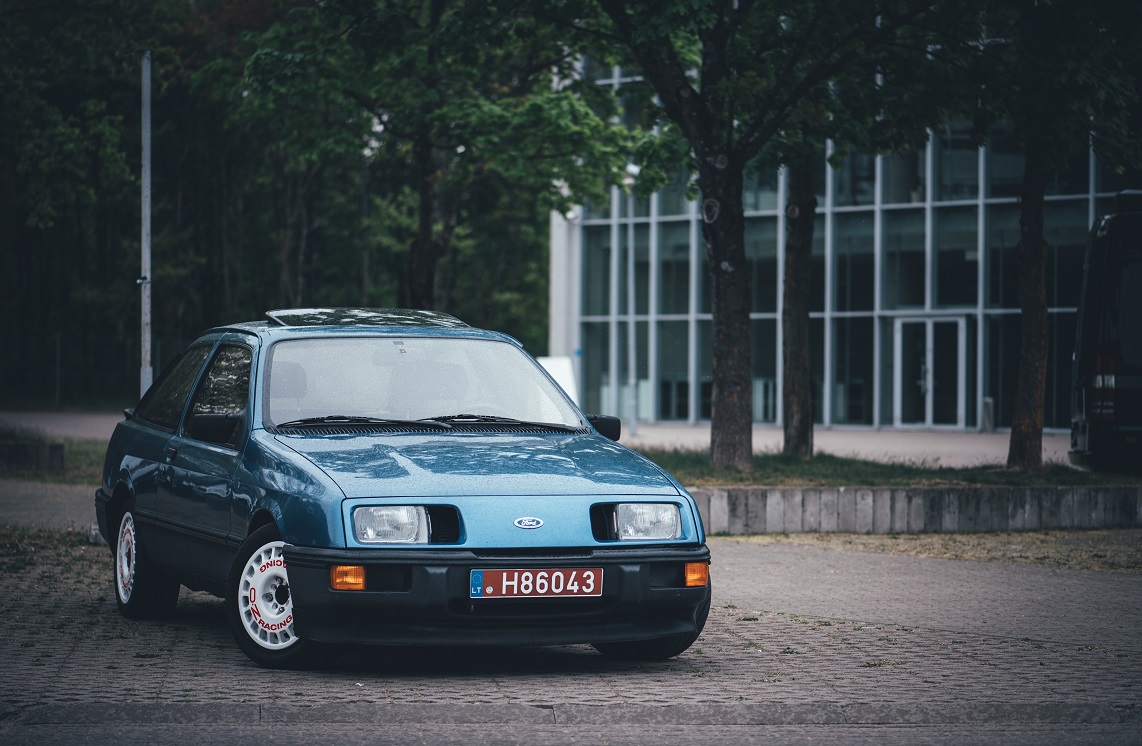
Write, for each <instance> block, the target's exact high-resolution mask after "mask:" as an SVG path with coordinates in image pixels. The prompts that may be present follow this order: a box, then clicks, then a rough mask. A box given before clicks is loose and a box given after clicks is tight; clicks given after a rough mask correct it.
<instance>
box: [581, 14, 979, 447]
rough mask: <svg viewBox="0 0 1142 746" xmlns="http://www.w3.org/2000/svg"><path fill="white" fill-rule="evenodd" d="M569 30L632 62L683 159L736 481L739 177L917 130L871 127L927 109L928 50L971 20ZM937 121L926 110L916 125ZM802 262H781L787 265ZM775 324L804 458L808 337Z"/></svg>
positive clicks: (746, 393)
mask: <svg viewBox="0 0 1142 746" xmlns="http://www.w3.org/2000/svg"><path fill="white" fill-rule="evenodd" d="M593 8H597V9H598V10H599V11H601V14H602V17H601V18H600V17H598V16H595V15H593V14H592V9H593ZM569 18H573V19H575V20H576V22H577V23H578V24H579V27H580V28H581V29H583V31H584V34H585V35H586V36H587V37H592V36H593V37H594V38H595V39H596V41H597V43H598V45H600V46H605V45H607V44H608V43H609V44H617V45H619V46H620V47H621V48H622V49H623V50H625V52H626V54H628V55H629V56H630V57H631V58H633V60H634V61H635V62H637V65H638V69H639V72H640V73H641V74H642V76H643V77H644V79H645V80H646V81H647V82H648V83H649V85H650V86H651V87H652V88H653V90H654V92H655V94H656V96H657V104H658V106H659V107H660V111H661V115H662V116H661V120H660V126H661V127H662V128H663V130H666V131H670V130H673V131H674V134H673V135H671V134H669V133H668V135H667V139H668V140H670V139H672V138H673V139H681V140H683V141H684V142H685V143H686V144H687V145H688V147H689V150H690V152H691V157H692V159H693V160H692V163H693V165H694V169H695V170H696V172H697V182H698V187H699V190H700V191H701V195H702V197H701V210H700V212H701V217H702V227H703V236H704V238H705V242H706V247H707V256H708V266H709V268H710V278H709V281H710V283H711V287H712V297H713V335H714V339H713V350H714V353H713V355H714V358H713V379H714V388H713V412H712V427H711V438H710V461H711V464H712V465H713V466H727V465H732V466H737V467H739V468H743V469H748V468H750V464H751V461H752V422H751V419H752V415H751V413H752V382H751V372H750V347H749V338H750V337H749V313H748V309H749V306H748V299H749V293H748V291H749V288H748V285H747V281H746V272H745V268H746V258H745V248H744V233H743V231H744V218H743V209H742V176H743V172H744V170H745V169H746V168H747V167H752V168H762V169H776V168H778V167H779V166H781V165H790V166H791V174H794V175H795V174H796V173H797V168H798V167H799V166H800V164H802V163H803V162H804V159H805V154H806V152H807V148H809V147H820V144H822V143H823V142H824V138H826V137H836V138H838V139H840V140H841V141H842V142H845V143H855V144H858V145H863V144H869V145H875V144H876V143H880V142H892V141H896V140H898V139H899V138H900V136H901V134H902V132H905V131H906V132H908V133H909V135H911V134H912V132H913V128H914V125H915V123H916V121H917V119H916V118H908V117H905V118H904V119H903V124H901V122H899V121H896V120H893V119H892V118H890V117H884V116H882V114H883V113H884V112H888V111H897V112H899V111H902V109H896V108H893V107H892V106H891V104H892V102H893V101H895V100H896V99H902V98H903V97H904V96H905V95H906V94H915V95H917V96H919V100H922V101H924V102H925V104H928V103H933V102H932V99H935V98H938V93H937V92H935V91H928V92H924V91H922V90H920V91H918V90H917V88H916V84H917V83H918V82H920V81H923V80H928V77H927V76H928V75H929V73H928V70H929V69H930V68H931V67H932V65H931V64H929V63H930V62H932V61H935V62H939V61H940V59H941V55H939V54H934V53H933V50H934V49H937V48H939V47H940V46H941V45H943V46H947V47H948V48H949V49H951V48H953V47H954V46H955V45H956V44H960V43H962V41H961V39H960V38H959V35H958V34H957V33H956V32H958V31H959V30H961V29H962V28H963V27H964V26H965V24H966V25H967V26H968V27H969V28H970V26H971V23H970V22H971V21H972V20H973V18H972V16H971V15H970V14H964V13H962V12H961V8H960V7H959V5H958V4H957V3H946V2H944V3H935V2H928V1H925V0H899V1H894V0H887V1H884V2H876V3H867V4H866V3H852V2H846V1H845V0H816V1H810V2H796V3H793V2H764V1H761V0H737V1H736V2H731V1H730V0H703V1H700V2H693V1H692V0H686V1H683V0H674V1H673V2H647V1H643V2H635V1H633V0H597V2H594V3H581V4H574V5H573V9H572V12H571V13H570V15H569ZM878 76H879V78H878ZM878 80H879V81H880V82H881V83H883V84H882V85H878V84H877V83H878ZM898 82H899V85H897V83H898ZM914 103H915V101H914ZM939 109H940V106H939V105H938V103H934V104H933V105H932V106H930V107H926V108H925V111H939ZM809 143H813V145H809ZM800 183H803V182H802V181H798V182H796V183H795V186H796V185H797V184H800ZM809 183H810V184H811V182H809ZM801 199H802V197H801V196H800V195H799V196H798V197H797V200H799V201H800V200H801ZM791 207H792V206H791ZM806 213H807V214H806ZM791 214H792V209H791ZM805 219H808V220H809V226H810V229H809V230H801V229H800V228H798V229H797V230H795V231H794V233H793V234H791V235H793V236H794V238H796V237H798V236H800V237H807V238H808V239H809V240H811V238H812V231H811V225H812V223H811V221H812V209H809V210H807V211H806V210H803V209H802V206H801V205H797V215H793V216H792V217H791V220H793V222H794V224H795V226H800V225H801V223H800V222H799V221H801V220H805ZM801 248H802V247H800V246H795V247H791V248H790V251H791V252H794V254H793V255H794V256H796V254H795V252H796V251H797V250H799V249H801ZM797 266H799V265H795V266H794V272H797V273H798V274H800V273H799V272H798V270H797ZM805 284H806V285H807V283H805ZM800 287H802V286H800V285H799V286H798V287H797V288H794V290H795V291H797V292H799V291H800ZM806 308H807V305H806ZM787 312H790V313H793V314H795V315H797V317H798V318H797V319H796V320H794V319H792V318H791V319H790V320H789V322H790V323H792V324H796V325H797V326H786V327H784V328H785V330H786V333H789V334H792V335H793V336H794V338H793V339H791V340H787V341H786V342H787V355H788V356H789V357H790V359H791V361H793V362H797V361H801V362H800V363H799V364H798V365H797V368H796V369H794V368H789V367H787V368H786V379H785V380H786V385H787V386H793V387H798V386H800V387H802V388H801V389H800V390H799V391H796V392H794V393H795V396H794V397H793V398H792V399H791V398H790V392H788V391H787V392H786V397H785V400H786V402H790V401H793V402H795V405H794V407H793V409H792V411H789V410H787V411H786V415H785V416H786V418H787V419H792V420H793V424H794V425H795V428H794V430H795V431H794V432H790V431H789V430H787V436H788V437H792V438H793V439H795V440H796V439H798V438H800V441H799V442H797V443H796V444H795V445H794V448H795V452H797V453H798V454H799V455H809V454H810V453H811V451H812V438H811V427H812V412H811V407H809V406H808V405H807V404H805V400H806V399H807V396H808V391H809V389H808V375H807V373H808V371H807V370H802V369H804V368H807V365H806V364H805V362H806V361H807V355H804V356H802V355H800V354H799V353H800V352H801V351H803V350H807V346H808V340H807V324H805V325H804V328H802V326H801V325H800V324H801V321H800V319H801V317H802V316H804V315H805V313H803V312H802V311H801V310H799V309H798V308H794V309H787ZM790 346H791V347H790ZM787 406H788V405H787ZM806 432H808V438H807V439H806V438H805V437H804V435H805V433H806ZM787 447H788V446H787Z"/></svg>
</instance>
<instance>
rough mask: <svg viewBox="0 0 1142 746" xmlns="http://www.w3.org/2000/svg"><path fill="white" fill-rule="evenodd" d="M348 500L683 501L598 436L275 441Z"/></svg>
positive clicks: (637, 459)
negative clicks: (625, 498)
mask: <svg viewBox="0 0 1142 746" xmlns="http://www.w3.org/2000/svg"><path fill="white" fill-rule="evenodd" d="M276 439H277V440H278V441H279V442H280V443H281V444H283V445H285V446H287V447H289V448H291V449H293V450H294V451H296V452H297V453H299V454H301V455H302V456H304V457H305V458H307V459H309V460H310V461H311V462H313V464H315V465H316V466H317V467H319V468H320V469H321V470H322V471H324V472H325V473H326V474H327V475H328V476H329V477H330V478H332V479H333V480H334V481H335V482H336V483H337V485H338V486H339V487H340V488H341V490H342V491H343V492H344V493H345V496H346V497H377V496H393V497H400V496H448V495H615V494H618V495H671V496H676V495H678V490H677V489H676V487H675V486H674V483H673V481H672V480H671V479H670V478H669V477H667V476H666V475H665V474H664V473H663V472H662V471H661V470H660V469H659V468H658V467H656V466H655V465H654V464H652V463H651V462H650V461H648V460H647V459H645V458H643V457H642V456H639V455H638V454H636V453H634V452H633V451H630V450H628V449H627V448H624V447H623V446H620V445H618V444H617V443H615V442H613V441H610V440H608V439H606V438H603V437H601V436H599V435H595V434H593V433H583V434H542V435H519V434H514V433H497V434H491V435H489V434H465V433H448V434H427V435H413V434H396V435H385V434H380V435H378V434H367V435H323V434H322V435H319V434H316V433H315V434H312V435H309V434H307V435H296V436H295V435H277V436H276Z"/></svg>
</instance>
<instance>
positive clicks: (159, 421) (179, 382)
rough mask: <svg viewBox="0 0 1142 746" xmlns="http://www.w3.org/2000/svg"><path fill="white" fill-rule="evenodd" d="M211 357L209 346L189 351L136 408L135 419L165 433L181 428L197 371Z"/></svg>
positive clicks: (192, 348)
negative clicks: (181, 417)
mask: <svg viewBox="0 0 1142 746" xmlns="http://www.w3.org/2000/svg"><path fill="white" fill-rule="evenodd" d="M209 354H210V346H209V345H199V346H198V347H191V348H190V349H189V350H187V351H186V352H185V353H184V354H183V356H182V357H180V358H179V359H178V360H176V361H175V363H174V365H172V366H171V367H170V368H169V369H168V370H167V372H165V373H164V374H163V375H162V377H160V378H159V380H158V381H156V382H155V385H154V386H152V387H151V388H150V390H149V391H147V393H146V395H145V396H143V400H142V401H141V402H139V406H138V407H137V408H136V409H135V419H138V420H142V421H143V422H146V423H148V424H151V425H154V426H155V427H161V428H163V429H164V430H174V429H175V428H176V427H178V419H179V417H180V416H181V415H182V410H183V407H185V406H186V399H187V397H188V396H190V389H191V387H192V386H194V382H195V380H197V379H198V371H200V370H201V369H202V364H203V363H205V362H206V356H207V355H209Z"/></svg>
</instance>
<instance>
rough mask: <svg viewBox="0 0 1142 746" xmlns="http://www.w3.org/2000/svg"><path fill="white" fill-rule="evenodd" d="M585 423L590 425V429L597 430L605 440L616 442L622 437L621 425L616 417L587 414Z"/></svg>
mask: <svg viewBox="0 0 1142 746" xmlns="http://www.w3.org/2000/svg"><path fill="white" fill-rule="evenodd" d="M587 422H589V423H591V427H593V428H595V429H596V430H598V431H599V435H602V436H603V437H605V438H610V439H611V440H615V441H617V440H618V439H619V436H620V435H622V431H623V423H622V421H621V420H619V418H618V417H612V416H611V415H609V414H589V415H587Z"/></svg>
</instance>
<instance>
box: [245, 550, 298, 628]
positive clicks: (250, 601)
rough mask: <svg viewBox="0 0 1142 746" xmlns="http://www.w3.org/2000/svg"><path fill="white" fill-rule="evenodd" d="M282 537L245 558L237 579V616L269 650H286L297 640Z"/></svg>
mask: <svg viewBox="0 0 1142 746" xmlns="http://www.w3.org/2000/svg"><path fill="white" fill-rule="evenodd" d="M283 546H285V542H283V541H271V542H268V543H266V544H263V545H262V546H261V547H259V548H258V549H257V550H256V551H254V552H253V553H252V554H251V555H250V556H249V558H248V559H247V560H246V564H245V566H244V567H243V568H242V575H241V577H240V578H239V580H238V598H237V603H238V617H239V619H240V620H241V624H242V628H243V629H244V630H245V632H246V634H247V635H249V637H250V639H251V640H253V641H254V642H255V643H257V644H258V645H259V646H261V647H263V648H265V649H266V650H284V649H285V648H288V647H290V646H291V645H293V644H294V643H296V642H297V641H298V639H297V638H296V637H294V634H293V599H292V598H291V597H290V592H289V578H288V577H287V576H286V566H285V559H284V558H283V556H282V547H283Z"/></svg>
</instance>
